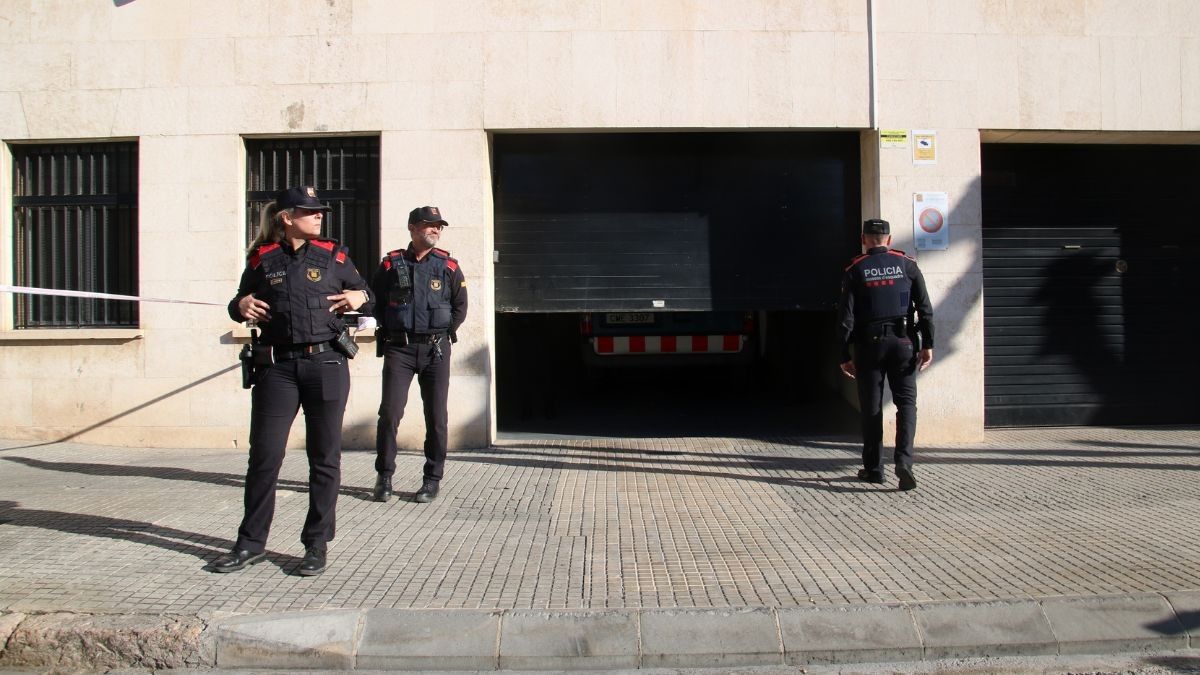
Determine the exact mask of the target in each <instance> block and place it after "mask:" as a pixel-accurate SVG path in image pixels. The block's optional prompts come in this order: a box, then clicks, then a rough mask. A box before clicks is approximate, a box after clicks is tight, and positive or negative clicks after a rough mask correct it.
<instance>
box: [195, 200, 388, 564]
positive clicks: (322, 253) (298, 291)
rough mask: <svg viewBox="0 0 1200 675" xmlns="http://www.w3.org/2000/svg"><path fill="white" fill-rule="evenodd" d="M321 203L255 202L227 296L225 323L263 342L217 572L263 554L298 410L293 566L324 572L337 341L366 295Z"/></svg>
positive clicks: (340, 349)
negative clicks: (239, 505)
mask: <svg viewBox="0 0 1200 675" xmlns="http://www.w3.org/2000/svg"><path fill="white" fill-rule="evenodd" d="M328 210H330V209H329V207H328V206H325V205H324V204H322V203H321V202H320V201H319V200H318V199H317V192H316V190H314V189H313V188H311V187H303V188H289V189H287V190H283V191H281V192H279V193H278V194H277V195H276V196H275V201H274V202H272V203H270V204H268V205H267V206H266V208H265V209H264V213H263V222H262V226H261V227H260V228H259V235H258V238H257V239H256V240H255V242H254V244H252V245H251V247H250V255H249V257H248V259H247V263H246V269H245V271H244V272H242V280H241V283H240V284H239V285H238V292H237V295H236V296H234V298H233V300H230V302H229V316H230V318H232V319H233V320H234V321H242V320H253V321H255V322H257V324H258V326H259V327H260V328H261V329H262V345H261V346H260V347H259V348H258V354H257V355H256V369H255V375H254V381H255V387H254V391H253V394H252V395H251V401H252V403H251V413H250V461H249V467H248V468H247V470H246V494H245V508H246V512H245V515H244V516H243V518H242V524H241V527H239V528H238V538H237V543H235V544H234V547H233V550H232V551H231V552H230V553H228V554H227V555H225V556H223V557H222V558H221V559H220V560H218V561H217V562H216V563H215V564H214V565H213V569H214V570H215V571H217V572H234V571H237V570H240V569H242V568H244V567H246V565H250V564H253V563H256V562H258V561H260V560H262V559H263V558H264V557H265V555H266V554H265V549H266V543H267V534H268V532H269V531H270V529H271V518H272V516H273V515H274V512H275V483H276V481H277V479H278V478H279V468H280V466H281V465H282V463H283V455H284V447H285V445H286V443H287V436H288V430H289V429H290V428H291V426H292V421H293V420H294V419H295V418H296V412H297V410H298V408H300V407H303V408H304V423H305V430H306V432H307V435H308V447H307V452H308V469H309V473H308V518H307V519H306V520H305V521H304V529H303V530H302V531H301V534H300V541H301V543H303V544H304V560H303V562H302V563H301V565H300V569H299V573H300V574H301V575H305V576H311V575H316V574H320V573H321V572H323V571H325V551H326V544H327V543H328V542H329V541H330V540H332V539H333V536H334V509H335V507H336V505H337V493H338V487H339V485H340V482H341V451H342V447H341V445H342V416H343V414H344V413H345V409H346V398H347V397H348V395H349V393H350V371H349V367H348V366H347V363H346V359H347V356H349V355H350V354H347V353H344V352H349V351H351V349H352V348H348V347H347V346H346V344H345V343H346V342H348V340H347V339H345V336H344V332H345V328H344V325H343V323H342V318H341V313H343V312H345V311H347V310H356V309H358V308H360V307H362V306H363V305H364V304H366V303H367V301H368V300H369V299H370V295H369V293H368V291H367V290H366V288H367V284H366V281H364V280H363V278H362V277H361V276H360V275H359V273H358V270H357V269H355V267H354V263H353V262H351V261H350V257H349V256H348V255H347V251H346V248H345V247H344V246H339V245H338V243H337V242H336V241H333V240H331V239H322V238H321V236H320V235H321V222H322V219H323V217H324V214H325V212H326V211H328ZM339 336H341V337H343V341H339V340H338V338H339ZM351 344H352V343H351ZM268 348H269V353H267V350H268Z"/></svg>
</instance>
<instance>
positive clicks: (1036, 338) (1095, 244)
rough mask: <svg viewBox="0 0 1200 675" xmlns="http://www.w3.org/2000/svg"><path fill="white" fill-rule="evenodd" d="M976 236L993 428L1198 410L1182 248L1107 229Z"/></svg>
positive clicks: (1120, 420)
mask: <svg viewBox="0 0 1200 675" xmlns="http://www.w3.org/2000/svg"><path fill="white" fill-rule="evenodd" d="M1128 229H1134V228H1132V227H1131V228H1128ZM1139 229H1142V230H1144V229H1145V228H1139ZM983 238H984V254H983V270H984V288H985V301H984V344H985V358H984V363H985V366H984V368H985V370H984V372H985V376H984V396H985V414H986V422H987V424H988V425H989V426H1013V425H1034V426H1039V425H1075V424H1140V423H1159V424H1162V423H1191V422H1195V421H1197V420H1198V419H1200V415H1198V414H1197V406H1196V401H1197V396H1196V394H1195V391H1194V387H1195V384H1196V382H1197V380H1198V379H1200V378H1198V376H1200V368H1198V366H1197V358H1196V355H1195V353H1194V346H1193V343H1194V340H1195V335H1196V329H1197V319H1196V313H1195V312H1194V311H1189V309H1188V308H1189V307H1190V306H1191V305H1192V304H1194V300H1192V299H1191V298H1187V297H1185V295H1186V289H1187V283H1186V281H1185V279H1184V278H1183V272H1184V270H1185V264H1184V262H1185V261H1184V255H1185V251H1184V249H1183V248H1181V247H1179V246H1177V245H1173V244H1163V243H1161V242H1156V241H1144V240H1139V239H1138V238H1134V237H1129V236H1123V232H1122V229H1120V228H1112V227H1109V228H985V229H984V231H983ZM1131 238H1133V239H1134V241H1126V240H1127V239H1131Z"/></svg>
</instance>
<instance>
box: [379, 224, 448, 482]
mask: <svg viewBox="0 0 1200 675" xmlns="http://www.w3.org/2000/svg"><path fill="white" fill-rule="evenodd" d="M448 224H449V223H447V222H446V221H445V219H443V218H442V214H441V211H439V210H438V208H437V207H436V206H422V207H419V208H416V209H413V210H412V212H411V213H409V214H408V231H409V234H410V235H411V236H412V242H411V243H410V244H409V245H408V248H407V249H399V250H395V251H391V252H390V253H388V254H387V255H386V256H384V258H383V260H382V261H381V262H380V263H379V269H378V270H376V272H375V276H374V278H373V279H372V280H371V290H372V292H373V293H374V295H375V296H376V297H377V298H378V301H377V302H376V304H375V318H376V319H377V320H378V322H379V325H380V332H379V339H380V350H379V351H380V354H381V355H382V356H383V397H382V400H381V401H380V403H379V424H378V426H377V428H376V431H375V453H376V455H375V471H377V472H378V474H379V476H378V479H377V480H376V482H375V492H374V496H375V500H376V501H380V502H386V501H388V500H389V499H391V497H392V474H393V473H395V471H396V428H397V427H398V426H399V425H400V419H401V418H402V417H404V406H405V404H406V403H407V402H408V390H409V387H410V385H411V384H412V379H413V377H414V376H416V378H417V383H418V385H419V386H420V389H421V402H422V404H423V405H424V408H425V469H424V474H423V476H422V481H421V489H420V490H418V491H417V494H416V501H418V502H421V503H427V502H431V501H433V500H434V498H436V497H437V494H438V486H439V485H440V484H441V480H442V472H443V469H444V467H445V464H446V427H447V422H446V418H447V410H446V396H447V393H448V392H449V389H450V344H451V343H452V342H456V341H457V340H458V336H457V331H458V327H459V326H461V325H462V322H463V320H464V319H466V318H467V282H466V279H465V278H464V277H463V271H462V269H461V268H460V267H459V265H458V261H457V260H455V259H454V258H451V257H450V254H449V253H447V252H446V251H443V250H442V249H440V248H436V246H437V243H438V240H439V239H440V238H441V233H442V228H444V227H446V226H447V225H448Z"/></svg>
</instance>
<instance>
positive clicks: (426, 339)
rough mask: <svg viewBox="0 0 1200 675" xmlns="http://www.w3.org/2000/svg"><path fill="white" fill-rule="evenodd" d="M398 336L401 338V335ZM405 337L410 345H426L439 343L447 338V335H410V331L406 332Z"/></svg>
mask: <svg viewBox="0 0 1200 675" xmlns="http://www.w3.org/2000/svg"><path fill="white" fill-rule="evenodd" d="M396 335H397V336H399V333H397V334H396ZM404 337H405V338H407V339H408V343H409V344H416V343H421V344H424V343H434V342H437V341H438V340H440V339H442V338H444V337H446V333H410V332H408V331H404Z"/></svg>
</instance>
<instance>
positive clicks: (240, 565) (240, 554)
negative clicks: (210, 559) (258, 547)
mask: <svg viewBox="0 0 1200 675" xmlns="http://www.w3.org/2000/svg"><path fill="white" fill-rule="evenodd" d="M266 557H267V554H266V553H265V552H263V551H259V552H258V553H254V552H251V551H247V550H244V549H242V550H238V549H234V550H232V551H230V552H229V553H226V554H225V555H223V556H221V557H220V559H218V560H217V561H216V562H215V563H213V564H212V571H214V572H220V573H221V574H227V573H229V572H236V571H238V570H240V569H245V567H246V566H247V565H253V564H254V563H256V562H260V561H261V560H263V559H264V558H266Z"/></svg>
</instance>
